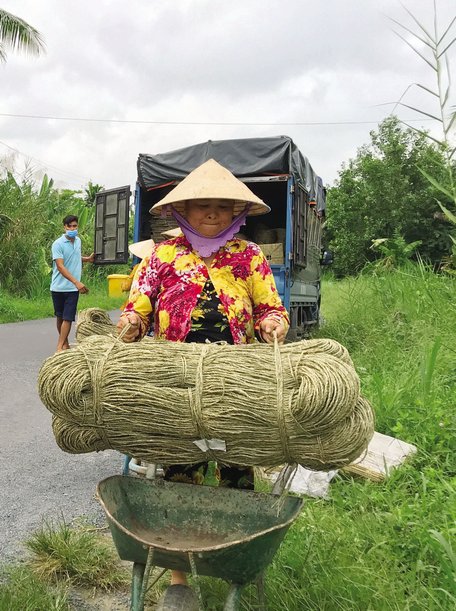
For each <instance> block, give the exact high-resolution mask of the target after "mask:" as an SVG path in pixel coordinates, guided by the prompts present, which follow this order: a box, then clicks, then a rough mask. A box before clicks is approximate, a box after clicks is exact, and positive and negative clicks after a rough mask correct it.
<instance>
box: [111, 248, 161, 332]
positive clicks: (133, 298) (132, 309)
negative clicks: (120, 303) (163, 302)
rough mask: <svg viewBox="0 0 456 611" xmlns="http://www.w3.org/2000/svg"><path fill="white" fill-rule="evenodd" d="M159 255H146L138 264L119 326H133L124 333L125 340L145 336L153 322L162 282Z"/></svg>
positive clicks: (120, 328) (119, 327) (121, 327)
mask: <svg viewBox="0 0 456 611" xmlns="http://www.w3.org/2000/svg"><path fill="white" fill-rule="evenodd" d="M157 268H158V264H157V257H156V255H155V253H153V254H152V255H151V257H150V258H149V257H145V258H144V259H143V260H142V261H141V263H140V264H139V265H138V268H137V270H136V273H135V276H134V278H133V282H132V285H131V289H130V294H129V296H128V301H127V305H126V306H125V308H124V311H123V313H122V315H121V317H120V320H119V322H118V324H117V328H118V329H119V331H121V330H122V329H123V328H124V327H125V326H126V325H127V324H130V325H131V328H130V329H129V330H128V331H127V333H125V335H123V337H122V339H123V340H124V341H125V342H134V341H137V340H139V339H141V338H142V337H144V336H145V335H146V334H147V332H148V331H149V329H150V327H151V324H152V317H153V312H154V306H153V304H154V302H155V298H156V296H157V293H158V290H159V287H160V282H159V280H158V274H157Z"/></svg>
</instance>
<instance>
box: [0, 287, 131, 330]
mask: <svg viewBox="0 0 456 611" xmlns="http://www.w3.org/2000/svg"><path fill="white" fill-rule="evenodd" d="M87 285H88V287H89V293H88V294H86V295H80V297H79V302H78V310H83V309H85V308H93V307H98V308H103V309H105V310H116V309H118V308H120V307H121V305H122V304H123V303H124V302H125V300H126V297H125V298H123V297H109V295H108V288H107V283H106V284H101V283H94V284H90V283H87ZM52 316H54V309H53V305H52V299H51V294H50V292H49V291H45V292H42V293H40V294H39V295H38V296H37V297H35V298H33V299H26V298H22V297H14V296H13V295H9V294H7V293H5V292H0V323H7V322H21V321H24V320H37V319H40V318H49V317H52Z"/></svg>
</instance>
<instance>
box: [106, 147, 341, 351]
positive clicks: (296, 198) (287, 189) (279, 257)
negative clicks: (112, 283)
mask: <svg viewBox="0 0 456 611" xmlns="http://www.w3.org/2000/svg"><path fill="white" fill-rule="evenodd" d="M208 159H215V160H216V161H218V162H219V163H220V164H221V165H223V166H224V167H226V168H227V169H228V170H230V171H231V172H232V173H233V174H234V175H235V176H236V177H237V178H238V179H239V180H241V181H242V182H244V183H245V184H246V185H247V186H248V187H249V188H250V189H251V190H252V191H253V192H254V193H255V194H256V195H258V197H260V198H261V199H262V200H263V201H264V202H265V203H266V204H268V206H269V207H270V208H271V212H269V213H268V214H265V215H263V216H254V217H247V219H246V225H245V226H243V227H242V228H241V232H242V234H243V237H245V238H246V239H249V240H252V241H254V242H256V243H257V244H258V245H259V246H260V247H261V249H262V250H263V252H264V254H265V256H266V258H267V259H268V261H269V263H270V266H271V269H272V272H273V274H274V278H275V283H276V286H277V290H278V292H279V294H280V297H281V299H282V302H283V304H284V305H285V307H286V308H287V310H288V312H289V314H290V322H291V325H290V331H289V336H288V337H289V339H291V340H293V339H299V338H301V337H304V336H306V335H308V333H309V330H310V329H312V327H315V326H316V325H318V324H319V321H320V302H321V284H320V280H321V269H322V265H324V264H326V263H328V262H330V261H328V258H327V253H323V250H322V227H323V223H324V219H325V200H326V191H325V188H324V186H323V181H322V179H321V178H320V177H319V176H318V175H317V174H316V173H315V172H314V170H313V169H312V166H311V165H310V163H309V161H308V160H307V158H306V157H305V156H304V155H303V154H302V153H301V151H300V150H299V149H298V147H297V146H296V145H295V144H294V142H293V141H292V139H291V138H289V137H288V136H274V137H263V138H243V139H231V140H209V141H208V142H204V143H200V144H195V145H192V146H188V147H185V148H181V149H178V150H173V151H170V152H166V153H161V154H157V155H149V154H140V155H139V157H138V161H137V172H138V178H137V182H136V185H135V188H134V204H133V214H132V215H130V197H131V188H130V186H123V187H119V188H115V189H107V190H103V191H100V192H99V193H98V194H97V196H96V202H95V206H96V210H95V248H94V252H95V263H96V264H98V265H103V264H116V263H126V262H127V261H128V257H129V253H128V241H129V239H128V238H129V219H130V216H132V217H133V219H134V226H133V241H134V242H139V241H142V240H147V239H150V238H152V239H153V240H154V241H155V242H160V241H162V240H164V239H165V237H164V236H163V232H164V231H167V230H169V229H173V228H175V227H176V222H175V220H174V218H171V219H170V218H162V217H160V216H155V215H151V214H150V213H149V210H150V208H151V207H152V206H153V205H154V204H155V203H157V202H158V201H159V200H161V199H162V198H163V197H164V196H165V195H166V194H167V193H168V192H169V191H170V190H171V189H173V188H174V187H175V186H176V185H177V184H178V183H179V182H180V181H181V180H183V179H184V178H185V177H186V176H187V175H188V174H189V173H190V172H191V171H192V170H194V169H195V168H196V167H198V166H199V165H201V164H202V163H204V162H205V161H207V160H208ZM324 255H326V256H324Z"/></svg>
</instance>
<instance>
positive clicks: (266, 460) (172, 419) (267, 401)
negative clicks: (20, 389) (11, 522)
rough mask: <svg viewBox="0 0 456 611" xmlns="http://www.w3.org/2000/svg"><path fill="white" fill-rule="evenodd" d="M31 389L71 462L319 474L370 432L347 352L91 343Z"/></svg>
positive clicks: (318, 345) (311, 345)
mask: <svg viewBox="0 0 456 611" xmlns="http://www.w3.org/2000/svg"><path fill="white" fill-rule="evenodd" d="M38 384H39V394H40V397H41V400H42V402H43V403H44V404H45V405H46V407H47V408H48V409H49V410H50V411H51V412H52V414H53V416H54V417H53V425H52V426H53V431H54V435H55V438H56V441H57V443H58V445H59V446H60V448H61V449H62V450H64V451H66V452H70V453H84V452H91V451H99V450H104V449H108V448H112V449H115V450H118V451H119V452H122V453H124V454H129V455H131V456H135V457H136V458H139V459H143V460H147V461H149V462H158V463H161V464H174V463H179V464H181V463H186V464H188V463H196V462H199V461H202V460H208V459H212V460H217V461H219V462H220V463H223V464H236V465H252V466H268V467H270V466H276V465H280V464H283V463H284V462H288V463H299V464H301V465H303V466H305V467H307V468H310V469H315V470H326V469H332V468H338V467H342V466H346V465H347V464H349V463H350V462H352V461H353V460H355V459H356V458H358V457H359V456H360V455H361V454H362V452H363V451H364V450H365V448H366V447H367V444H368V442H369V440H370V439H371V437H372V435H373V432H374V423H373V413H372V408H371V407H370V405H369V403H368V402H367V401H366V400H365V399H364V398H363V397H361V396H360V394H359V379H358V376H357V374H356V372H355V369H354V367H353V364H352V362H351V359H350V356H349V355H348V352H347V350H346V349H345V348H344V347H343V346H341V345H340V344H338V343H337V342H335V341H332V340H327V339H323V340H308V341H302V342H296V343H291V344H286V345H283V346H278V345H276V346H271V345H266V344H259V343H257V344H250V345H241V346H230V345H226V344H192V343H188V344H186V343H179V342H167V341H156V340H152V339H150V338H148V339H147V340H146V339H144V340H142V341H140V342H137V343H133V344H125V343H123V342H122V341H120V340H119V339H117V338H115V337H112V336H110V335H105V336H101V335H93V336H89V337H87V338H86V339H84V340H83V341H82V342H81V343H79V344H78V345H77V346H76V347H75V348H72V349H71V350H65V351H63V352H60V353H57V354H55V355H54V356H52V357H50V358H48V359H47V360H46V361H45V362H44V364H43V365H42V367H41V370H40V374H39V380H38ZM201 440H203V441H201ZM220 440H221V441H222V442H224V444H223V443H222V444H220ZM195 442H198V445H197V444H196V443H195ZM223 446H224V448H223ZM201 448H202V449H201ZM205 450H206V451H205Z"/></svg>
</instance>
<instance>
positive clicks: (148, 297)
mask: <svg viewBox="0 0 456 611" xmlns="http://www.w3.org/2000/svg"><path fill="white" fill-rule="evenodd" d="M208 280H210V281H211V282H212V285H213V286H214V289H215V291H216V293H217V296H218V299H219V301H220V304H221V306H222V308H223V311H224V314H225V315H226V318H227V319H228V323H229V327H230V331H231V335H232V337H233V342H234V343H235V344H245V343H251V342H253V341H255V331H258V330H259V326H260V323H261V322H262V321H263V320H264V319H266V318H275V319H276V320H278V321H280V322H282V323H283V324H284V325H285V328H286V329H287V328H288V325H289V318H288V314H287V311H286V310H285V308H284V306H283V305H282V302H281V300H280V297H279V294H278V292H277V289H276V286H275V282H274V276H273V274H272V271H271V268H270V267H269V264H268V262H267V260H266V258H265V256H264V254H263V253H262V252H261V249H260V248H259V246H257V245H256V244H254V243H253V242H247V241H245V240H241V239H238V238H235V239H233V240H229V241H228V242H227V243H226V244H225V246H223V247H222V248H220V249H219V251H218V252H217V253H216V255H215V257H214V259H213V261H212V263H211V265H210V266H209V267H207V266H206V264H205V263H204V261H203V260H202V259H201V258H200V256H199V255H198V253H196V252H195V251H193V250H192V247H191V245H190V244H189V242H188V241H187V239H186V238H185V237H184V236H179V237H177V238H173V239H171V240H166V241H165V242H161V243H159V244H156V245H155V246H154V248H153V250H152V253H151V256H150V257H146V258H145V259H143V260H142V262H141V264H140V265H139V267H138V270H137V272H136V275H135V278H134V280H133V284H132V287H131V291H130V295H129V301H128V303H127V305H126V306H125V309H124V312H136V314H138V315H139V317H140V319H141V330H140V331H141V332H140V337H143V336H144V335H145V334H146V333H147V332H148V331H149V329H150V328H151V326H152V324H153V326H154V333H155V336H156V337H158V338H159V339H167V340H171V341H185V338H186V337H187V335H188V334H189V332H190V330H191V327H192V314H193V312H194V310H195V308H196V307H197V304H198V300H199V298H200V296H201V293H202V291H203V288H204V286H205V284H206V282H207V281H208Z"/></svg>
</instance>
